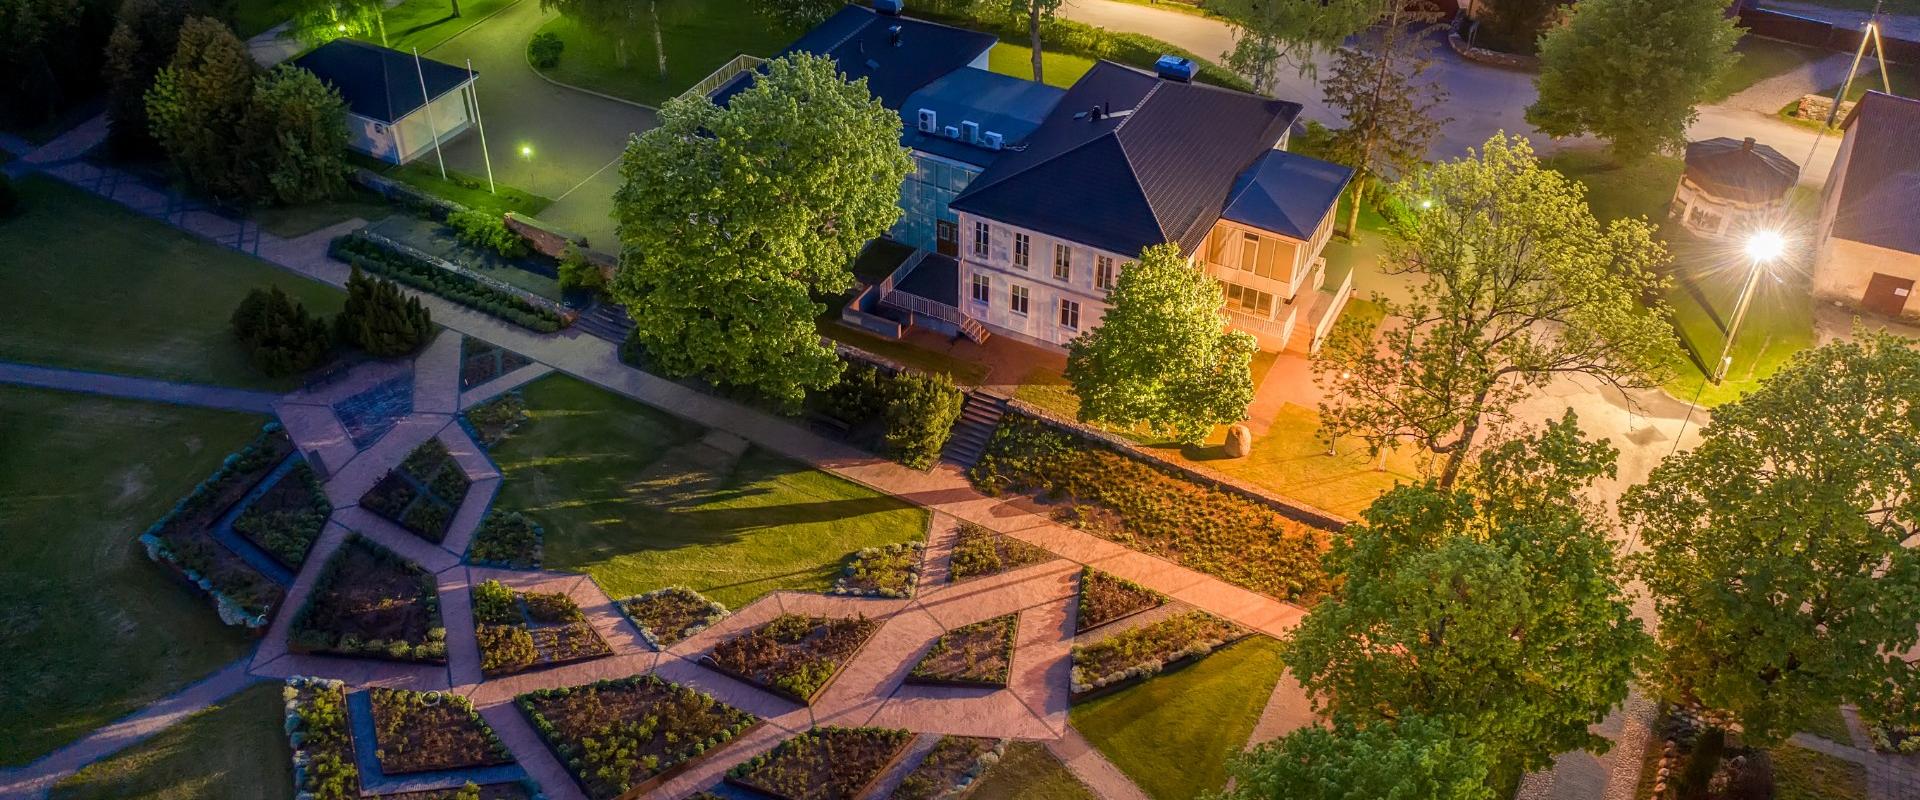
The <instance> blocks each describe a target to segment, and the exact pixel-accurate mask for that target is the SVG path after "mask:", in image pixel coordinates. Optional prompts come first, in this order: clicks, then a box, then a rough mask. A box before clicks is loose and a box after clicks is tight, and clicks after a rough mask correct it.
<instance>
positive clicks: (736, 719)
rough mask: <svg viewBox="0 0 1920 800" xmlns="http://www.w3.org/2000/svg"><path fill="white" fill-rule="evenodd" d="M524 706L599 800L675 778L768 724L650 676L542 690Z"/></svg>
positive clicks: (526, 699)
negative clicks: (683, 769)
mask: <svg viewBox="0 0 1920 800" xmlns="http://www.w3.org/2000/svg"><path fill="white" fill-rule="evenodd" d="M517 702H518V704H519V706H520V710H521V711H522V712H524V713H525V714H526V715H527V718H528V719H529V720H531V721H532V723H533V727H534V730H537V731H539V732H540V736H541V737H542V738H544V739H545V740H546V742H547V746H548V747H551V748H552V749H553V751H554V753H555V754H556V755H558V756H559V757H560V761H561V762H562V763H564V764H566V765H567V769H568V771H570V772H572V773H573V777H574V779H575V780H576V781H579V783H580V787H581V788H582V789H584V790H586V793H587V795H588V796H589V797H592V798H594V800H606V798H611V797H616V796H618V795H620V794H621V793H623V792H628V791H631V790H633V789H634V788H636V787H639V786H641V785H643V784H646V783H647V782H649V781H653V780H655V779H658V778H661V777H663V776H668V775H670V774H671V773H673V772H675V771H677V770H679V769H682V768H684V767H685V766H688V765H691V764H692V763H693V762H694V761H697V760H698V759H699V758H700V757H701V756H703V755H706V754H709V753H712V752H713V751H714V750H715V749H717V748H719V747H720V746H721V745H724V744H726V743H727V742H729V741H732V740H733V739H735V738H737V737H738V736H740V735H741V734H742V733H745V732H746V731H747V729H748V728H751V727H752V726H754V725H755V724H757V723H759V721H760V720H759V719H758V718H757V717H755V716H753V715H752V714H748V713H747V712H745V711H741V710H739V709H736V708H734V707H732V706H729V705H727V704H725V703H722V702H720V701H718V700H715V699H713V697H712V696H710V695H707V694H704V693H701V692H698V691H695V690H693V689H689V688H687V687H684V686H680V685H677V684H673V683H668V682H666V681H664V680H661V679H660V678H658V677H656V676H654V675H650V674H649V675H636V676H634V677H631V678H624V679H621V680H614V681H601V682H599V683H592V684H587V685H585V686H572V687H567V688H562V689H541V690H539V691H535V692H530V693H528V694H523V695H521V696H520V697H519V698H518V700H517Z"/></svg>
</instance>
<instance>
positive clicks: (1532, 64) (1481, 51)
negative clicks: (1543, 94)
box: [1447, 31, 1540, 72]
mask: <svg viewBox="0 0 1920 800" xmlns="http://www.w3.org/2000/svg"><path fill="white" fill-rule="evenodd" d="M1447 45H1448V46H1450V47H1452V48H1453V52H1455V53H1458V54H1459V55H1460V57H1461V58H1464V59H1466V60H1468V61H1477V62H1479V63H1482V64H1486V65H1489V66H1494V67H1500V68H1502V69H1513V70H1521V71H1524V72H1539V71H1540V57H1539V56H1529V55H1523V54H1520V53H1502V52H1500V51H1498V50H1488V49H1487V48H1484V47H1474V46H1473V45H1470V44H1467V40H1466V39H1464V38H1461V36H1460V32H1459V31H1448V32H1447Z"/></svg>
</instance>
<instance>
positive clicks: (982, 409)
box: [940, 390, 1007, 470]
mask: <svg viewBox="0 0 1920 800" xmlns="http://www.w3.org/2000/svg"><path fill="white" fill-rule="evenodd" d="M1006 414H1007V399H1006V398H1004V397H998V396H995V395H991V394H987V393H986V392H982V391H977V390H976V391H971V392H967V404H966V405H965V406H964V407H962V408H961V409H960V419H959V421H957V422H955V423H954V424H953V434H952V435H951V436H949V437H947V446H946V447H945V448H943V449H941V451H940V458H941V459H942V460H945V461H946V462H948V463H950V464H953V465H955V466H957V467H959V468H960V469H962V470H965V469H968V468H970V467H972V466H973V465H974V464H975V463H976V462H978V461H979V460H980V454H982V453H984V452H986V449H987V442H989V441H991V440H992V439H993V432H994V429H996V428H998V427H1000V418H1001V417H1003V416H1006Z"/></svg>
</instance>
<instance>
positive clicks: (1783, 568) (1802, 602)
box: [1622, 334, 1920, 745]
mask: <svg viewBox="0 0 1920 800" xmlns="http://www.w3.org/2000/svg"><path fill="white" fill-rule="evenodd" d="M1701 436H1702V439H1701V442H1700V445H1699V447H1697V448H1695V449H1694V450H1692V451H1690V452H1685V453H1681V454H1679V455H1677V456H1674V457H1672V458H1669V459H1667V460H1666V461H1665V462H1664V463H1662V464H1661V465H1660V466H1659V467H1658V468H1657V469H1655V470H1654V471H1653V475H1652V477H1651V478H1650V479H1649V480H1648V482H1647V483H1646V484H1644V485H1642V486H1637V487H1634V488H1633V489H1631V490H1630V491H1629V492H1628V494H1627V496H1626V499H1625V500H1624V501H1623V503H1622V511H1623V517H1624V518H1625V519H1626V521H1627V522H1628V523H1629V524H1630V525H1631V526H1633V527H1634V528H1635V529H1636V530H1637V531H1638V533H1639V535H1640V538H1641V540H1642V541H1643V542H1644V543H1645V545H1646V552H1645V554H1644V555H1643V556H1642V557H1641V558H1640V559H1639V561H1638V562H1637V564H1636V572H1637V573H1638V575H1639V576H1640V578H1641V579H1642V580H1644V581H1645V582H1646V585H1647V588H1648V590H1649V591H1650V592H1651V593H1652V595H1653V598H1654V605H1655V608H1656V609H1657V610H1658V611H1659V613H1660V617H1661V620H1662V623H1661V626H1660V644H1661V646H1662V659H1661V662H1660V669H1659V670H1658V671H1657V677H1658V682H1659V683H1660V684H1661V686H1662V688H1663V689H1664V690H1665V691H1666V692H1667V693H1668V695H1669V697H1670V698H1671V699H1673V700H1675V701H1679V702H1684V703H1690V704H1699V705H1701V706H1703V707H1705V708H1706V709H1708V710H1709V711H1713V712H1717V713H1718V714H1719V715H1722V716H1724V717H1725V718H1727V719H1729V720H1730V721H1732V722H1736V723H1738V724H1739V725H1740V728H1741V730H1742V736H1743V738H1744V739H1745V740H1746V741H1747V742H1748V743H1749V744H1760V745H1766V744H1770V743H1773V742H1778V741H1780V740H1782V739H1784V738H1786V737H1787V736H1789V735H1791V734H1792V733H1793V732H1794V731H1797V730H1801V729H1802V728H1804V727H1805V725H1806V723H1807V722H1809V721H1810V720H1811V719H1812V718H1813V717H1815V716H1817V715H1819V714H1820V713H1822V709H1827V710H1831V709H1832V708H1833V707H1834V706H1836V705H1838V704H1840V703H1858V704H1860V705H1862V707H1863V708H1869V709H1871V708H1872V707H1873V706H1874V705H1875V704H1876V703H1878V702H1882V701H1886V700H1888V699H1890V698H1891V697H1892V696H1894V695H1896V694H1898V693H1899V691H1900V690H1901V689H1902V688H1904V689H1905V696H1907V697H1914V696H1920V692H1916V691H1915V690H1920V685H1916V681H1920V675H1916V673H1915V670H1913V669H1912V668H1911V667H1909V666H1908V665H1906V664H1905V663H1904V662H1903V661H1902V660H1901V658H1902V656H1903V655H1904V654H1905V653H1906V652H1907V651H1908V650H1909V649H1911V648H1912V647H1913V646H1914V644H1915V643H1916V642H1917V641H1920V634H1916V632H1915V620H1920V550H1915V549H1912V548H1908V547H1904V546H1903V543H1904V542H1906V541H1907V540H1908V539H1909V538H1911V537H1912V536H1913V535H1914V532H1915V531H1916V530H1920V491H1917V489H1920V486H1916V484H1920V471H1917V470H1916V468H1915V465H1916V464H1920V349H1916V348H1915V345H1914V343H1913V342H1911V341H1908V340H1904V339H1900V338H1898V337H1894V336H1891V335H1887V334H1866V335H1864V336H1862V337H1860V340H1859V341H1857V342H1840V343H1835V344H1829V345H1827V346H1825V347H1822V348H1819V349H1817V350H1812V351H1806V352H1802V353H1800V354H1799V355H1798V356H1796V357H1795V358H1794V360H1793V361H1792V362H1791V363H1790V364H1789V365H1788V366H1787V367H1786V368H1784V369H1782V370H1781V371H1780V372H1778V373H1776V374H1775V375H1774V376H1773V377H1771V378H1769V379H1768V380H1767V381H1766V382H1764V383H1763V384H1762V385H1761V386H1760V387H1759V388H1758V389H1756V390H1754V391H1753V392H1751V393H1749V394H1747V395H1746V396H1744V397H1742V398H1741V399H1739V400H1737V401H1735V402H1733V403H1729V404H1727V405H1723V406H1720V407H1719V408H1717V409H1715V410H1714V412H1713V421H1712V422H1711V423H1710V424H1708V425H1707V426H1706V428H1704V429H1702V431H1701ZM1905 711H1906V712H1907V713H1912V712H1911V709H1906V710H1905Z"/></svg>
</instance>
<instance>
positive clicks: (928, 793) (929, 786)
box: [891, 736, 999, 800]
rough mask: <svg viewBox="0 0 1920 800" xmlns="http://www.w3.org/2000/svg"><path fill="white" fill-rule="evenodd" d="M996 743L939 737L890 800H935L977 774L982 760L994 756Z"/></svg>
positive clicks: (993, 740) (959, 737)
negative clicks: (983, 757)
mask: <svg viewBox="0 0 1920 800" xmlns="http://www.w3.org/2000/svg"><path fill="white" fill-rule="evenodd" d="M998 745H999V740H996V739H983V738H980V737H978V736H942V737H940V741H939V742H937V743H935V744H934V746H933V749H932V750H929V751H927V757H926V758H924V759H921V761H920V763H919V765H918V766H915V767H914V768H913V771H912V772H909V773H907V777H906V778H904V779H902V780H901V781H900V785H899V786H898V787H896V788H895V789H894V790H893V795H892V798H891V800H934V798H937V797H942V796H944V795H946V794H947V793H948V792H950V791H952V790H953V789H955V788H957V787H958V786H959V784H960V781H961V780H962V779H964V778H967V777H969V776H972V777H978V775H977V774H975V773H976V771H977V770H979V769H980V768H981V767H982V766H984V765H983V764H982V763H981V757H982V756H985V755H986V754H988V753H990V752H993V751H994V750H995V749H996V748H997V747H998Z"/></svg>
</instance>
